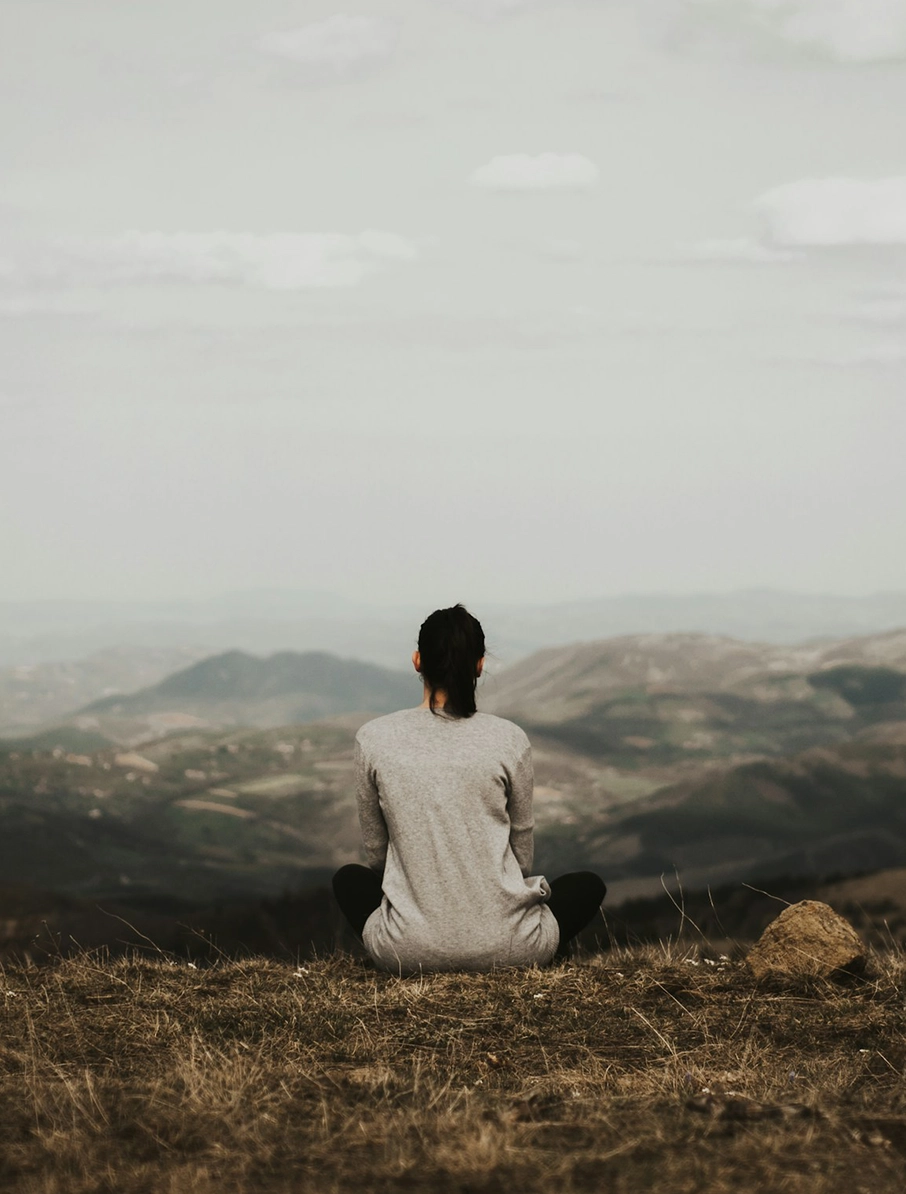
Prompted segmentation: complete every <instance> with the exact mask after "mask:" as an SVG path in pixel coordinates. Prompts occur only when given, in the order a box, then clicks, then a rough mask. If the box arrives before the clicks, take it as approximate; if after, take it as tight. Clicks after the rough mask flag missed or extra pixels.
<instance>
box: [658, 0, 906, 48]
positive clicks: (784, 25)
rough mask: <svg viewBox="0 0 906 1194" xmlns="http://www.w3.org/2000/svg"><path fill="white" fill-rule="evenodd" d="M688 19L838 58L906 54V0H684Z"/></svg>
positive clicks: (683, 10)
mask: <svg viewBox="0 0 906 1194" xmlns="http://www.w3.org/2000/svg"><path fill="white" fill-rule="evenodd" d="M680 5H681V10H682V12H683V14H684V15H685V17H686V19H687V20H694V21H697V22H699V21H708V22H710V23H711V24H712V26H713V28H715V29H722V30H724V31H726V32H730V33H732V32H733V31H734V30H735V31H739V30H742V31H745V30H748V31H750V32H752V33H754V34H758V35H760V36H764V35H765V34H767V35H769V36H773V37H776V38H778V39H780V40H781V41H782V42H785V43H787V44H789V45H794V46H799V47H802V48H803V49H807V50H811V51H815V52H818V53H820V54H822V55H823V56H825V57H828V58H830V59H832V60H834V61H837V62H851V63H858V62H879V61H884V60H889V59H896V58H901V57H904V56H906V4H904V2H903V0H680Z"/></svg>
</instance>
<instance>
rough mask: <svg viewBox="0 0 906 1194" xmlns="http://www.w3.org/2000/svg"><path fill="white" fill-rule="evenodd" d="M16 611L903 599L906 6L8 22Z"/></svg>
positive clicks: (10, 430)
mask: <svg viewBox="0 0 906 1194" xmlns="http://www.w3.org/2000/svg"><path fill="white" fill-rule="evenodd" d="M0 22H2V29H0V67H2V73H0V179H2V191H0V356H2V372H0V419H2V423H0V558H2V560H3V565H4V566H3V570H2V575H3V583H2V590H3V592H2V596H3V597H5V598H11V599H29V598H38V597H102V596H103V597H122V598H132V597H180V596H185V597H191V596H203V595H208V594H213V593H216V592H218V591H220V590H225V589H245V588H253V587H259V586H262V587H263V586H298V587H302V588H312V589H320V590H331V591H335V592H337V593H338V594H342V595H346V596H352V597H367V598H368V599H369V600H374V601H387V602H391V601H401V600H406V601H409V600H412V601H424V602H426V603H429V604H430V603H434V604H447V603H448V602H450V601H455V600H460V599H461V600H469V601H472V602H473V603H476V602H480V601H481V600H486V601H492V600H493V601H500V600H503V601H526V602H534V601H554V600H566V599H571V598H581V597H591V596H596V595H606V594H614V593H621V592H629V591H642V590H660V591H675V592H689V591H718V590H727V589H732V588H737V587H747V586H772V587H779V588H787V589H796V590H812V591H828V592H836V593H852V594H858V593H869V592H873V591H876V590H882V589H906V552H904V551H903V549H902V545H903V543H906V497H904V493H906V486H904V481H903V473H904V467H903V461H904V448H906V117H904V113H906V0H585V2H584V3H583V2H578V0H576V2H572V0H562V2H559V3H558V2H554V0H551V2H549V3H544V2H543V0H537V2H535V3H530V2H524V3H521V2H520V0H349V4H348V5H345V6H343V7H336V5H335V3H333V2H331V0H328V2H322V0H297V2H287V0H256V2H255V3H254V4H251V3H248V0H179V3H175V2H174V0H155V3H153V4H151V3H147V4H139V3H126V2H124V0H94V2H89V0H0Z"/></svg>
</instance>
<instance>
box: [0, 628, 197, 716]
mask: <svg viewBox="0 0 906 1194" xmlns="http://www.w3.org/2000/svg"><path fill="white" fill-rule="evenodd" d="M208 653H209V652H205V651H200V650H198V649H197V648H193V647H161V648H154V647H128V646H126V647H107V648H105V649H104V650H101V651H95V652H94V653H93V654H91V655H88V656H86V657H85V658H84V659H78V660H71V661H68V662H55V663H31V664H17V665H16V666H13V667H0V736H2V737H6V738H9V737H15V738H19V737H23V736H25V735H28V734H32V733H34V732H36V731H38V730H39V728H40V727H41V726H44V725H47V723H48V722H50V721H53V720H55V719H57V718H61V717H65V716H67V715H68V714H70V713H71V712H72V710H73V709H77V708H79V707H80V706H82V705H84V704H85V703H86V702H88V701H93V700H97V699H99V698H100V697H103V696H106V695H108V694H110V693H112V692H133V691H135V690H136V689H138V688H145V687H147V686H148V685H150V684H156V683H157V682H158V681H159V680H162V679H163V678H164V677H165V676H168V675H170V674H171V673H172V672H175V671H176V670H177V669H178V668H183V667H186V666H187V665H188V664H192V663H194V662H195V661H196V660H197V659H200V658H202V657H203V656H204V655H206V654H208ZM77 728H81V729H90V728H92V727H91V726H90V724H89V725H88V726H81V727H77Z"/></svg>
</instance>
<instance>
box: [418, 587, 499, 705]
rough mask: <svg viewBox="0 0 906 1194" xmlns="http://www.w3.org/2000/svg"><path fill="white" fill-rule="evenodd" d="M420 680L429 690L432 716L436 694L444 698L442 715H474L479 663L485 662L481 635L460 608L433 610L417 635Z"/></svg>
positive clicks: (462, 607)
mask: <svg viewBox="0 0 906 1194" xmlns="http://www.w3.org/2000/svg"><path fill="white" fill-rule="evenodd" d="M418 651H419V655H420V656H421V672H422V678H423V679H424V681H425V683H426V684H427V685H428V687H429V688H430V690H431V695H430V698H429V701H428V704H429V706H430V708H431V712H432V713H434V712H435V709H436V707H437V700H436V695H437V692H438V690H440V691H442V692H444V693H445V694H446V698H447V700H446V704H445V705H444V712H445V713H448V714H450V716H452V717H471V716H472V714H473V713H474V712H475V685H476V684H477V683H478V670H477V669H478V661H479V660H480V659H482V658H484V631H483V630H482V629H481V623H480V622H479V621H478V619H477V618H473V617H472V615H471V614H470V613H469V611H468V610H467V609H466V608H465V606H463V605H453V606H451V607H450V608H449V609H436V610H435V611H434V613H433V614H430V615H429V616H428V617H427V618H426V619H425V621H424V622H422V625H421V629H420V630H419V632H418Z"/></svg>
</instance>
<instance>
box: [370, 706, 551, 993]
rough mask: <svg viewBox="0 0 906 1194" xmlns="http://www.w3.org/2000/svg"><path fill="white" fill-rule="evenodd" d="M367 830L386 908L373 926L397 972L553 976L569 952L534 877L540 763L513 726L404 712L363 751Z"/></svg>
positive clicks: (377, 956) (373, 941)
mask: <svg viewBox="0 0 906 1194" xmlns="http://www.w3.org/2000/svg"><path fill="white" fill-rule="evenodd" d="M355 765H356V790H357V798H358V808H359V821H360V823H361V826H362V838H363V842H364V846H365V854H366V857H367V859H368V864H369V866H370V867H371V868H372V869H373V870H375V871H376V872H377V873H378V874H379V875H381V876H382V880H381V885H382V887H383V892H384V894H383V899H382V901H381V905H380V907H379V908H377V909H376V911H374V912H373V913H372V914H371V916H370V917H369V918H368V920H367V922H366V924H365V930H364V934H363V939H364V942H365V947H366V949H367V950H368V952H369V954H370V955H371V957H372V958H373V959H374V961H375V962H376V964H377V965H378V966H380V967H382V968H383V969H386V970H392V971H396V972H397V973H403V974H411V973H413V972H417V971H419V970H490V969H492V968H494V967H497V966H527V965H531V964H532V963H538V964H539V965H543V964H544V963H546V962H548V961H550V959H551V958H552V957H553V955H554V951H555V950H556V948H557V944H558V942H559V929H558V927H557V921H556V920H555V918H554V915H553V913H552V912H551V910H550V908H548V906H547V902H546V901H547V900H548V898H549V896H550V887H549V885H548V883H547V880H546V879H544V878H543V877H542V876H541V875H534V876H530V875H529V872H530V871H531V869H532V854H533V840H532V832H533V829H534V821H533V818H532V755H531V747H530V745H529V740H528V738H527V737H526V736H525V734H524V733H523V731H522V730H521V729H520V728H519V727H518V726H517V725H514V724H513V722H511V721H505V720H504V719H503V718H501V717H493V716H491V715H490V714H488V713H475V714H474V715H473V716H472V717H468V718H452V717H448V716H446V715H445V714H444V713H442V712H438V713H432V712H431V711H430V710H429V709H404V710H402V711H401V712H399V713H391V714H389V715H388V716H386V717H378V718H376V719H375V720H374V721H369V722H366V724H365V725H363V726H362V728H361V729H360V730H359V732H358V734H357V735H356V740H355Z"/></svg>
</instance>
